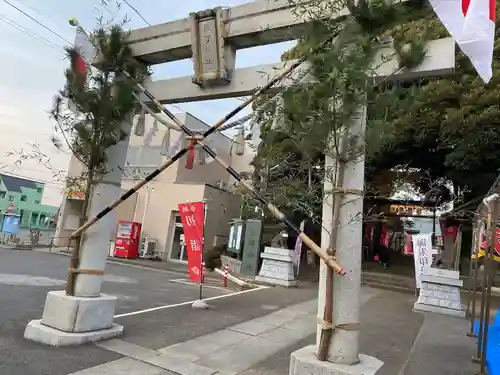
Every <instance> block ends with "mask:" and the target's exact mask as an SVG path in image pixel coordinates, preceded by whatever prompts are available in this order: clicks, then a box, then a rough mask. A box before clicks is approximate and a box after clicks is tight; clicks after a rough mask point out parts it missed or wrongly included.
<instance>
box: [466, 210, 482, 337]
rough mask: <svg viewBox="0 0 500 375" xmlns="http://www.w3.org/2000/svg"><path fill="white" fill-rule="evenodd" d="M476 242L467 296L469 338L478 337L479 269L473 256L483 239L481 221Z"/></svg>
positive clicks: (477, 221) (477, 224)
mask: <svg viewBox="0 0 500 375" xmlns="http://www.w3.org/2000/svg"><path fill="white" fill-rule="evenodd" d="M475 231H476V241H474V243H473V244H472V246H473V247H474V248H473V249H472V251H471V256H470V265H469V287H468V288H467V289H468V290H467V295H468V297H469V300H468V301H467V312H468V313H469V332H468V333H467V336H469V337H476V334H475V333H474V320H476V291H477V269H478V261H477V259H473V258H472V255H473V254H474V253H475V252H478V253H479V244H480V243H481V239H480V238H479V237H480V235H481V223H480V221H479V220H476V228H475Z"/></svg>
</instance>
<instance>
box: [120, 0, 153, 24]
mask: <svg viewBox="0 0 500 375" xmlns="http://www.w3.org/2000/svg"><path fill="white" fill-rule="evenodd" d="M123 2H124V3H125V4H127V5H128V7H129V8H130V9H132V10H133V11H134V12H135V13H136V14H137V15H138V16H139V17H141V19H142V20H143V21H144V22H146V23H147V24H148V25H149V26H151V24H150V23H149V22H148V21H146V19H145V18H144V17H143V16H142V14H141V13H140V12H139V11H138V10H137V9H136V8H135V7H134V6H133V5H132V4H130V3H129V2H128V1H127V0H123Z"/></svg>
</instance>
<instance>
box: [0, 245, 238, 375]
mask: <svg viewBox="0 0 500 375" xmlns="http://www.w3.org/2000/svg"><path fill="white" fill-rule="evenodd" d="M67 265H68V258H67V257H63V256H59V255H54V254H47V253H41V252H36V251H26V250H24V251H19V250H0V374H1V375H4V374H5V375H35V374H36V375H49V374H50V375H56V374H57V375H59V374H61V375H64V374H68V373H71V372H75V371H77V370H80V369H82V368H87V367H91V366H95V365H98V364H100V363H104V362H107V361H110V360H113V359H117V358H119V356H118V355H116V354H114V353H112V352H108V351H106V350H103V349H100V348H98V347H96V346H94V345H88V346H85V347H80V348H63V349H60V348H58V349H55V348H49V347H46V346H44V345H40V344H37V343H33V342H29V341H27V340H24V339H23V332H24V329H25V327H26V324H27V323H28V322H29V321H31V320H32V319H40V318H41V316H42V312H43V306H44V303H45V297H46V294H47V292H48V291H51V290H62V289H64V286H65V278H66V269H67ZM180 278H181V276H180V275H179V274H175V273H172V274H167V273H164V272H154V271H148V270H144V269H137V268H132V267H128V266H120V265H112V264H108V265H107V275H106V277H105V283H104V286H103V292H104V293H108V294H112V295H115V296H117V297H118V302H117V307H116V314H127V313H131V312H136V311H140V310H144V309H150V308H154V307H158V306H165V305H172V304H179V303H182V302H188V301H192V300H195V299H197V298H198V288H197V286H195V285H189V284H186V283H179V282H177V281H172V280H178V279H180ZM231 292H232V291H225V290H222V289H216V288H205V291H204V295H205V296H206V297H214V296H220V295H224V294H228V293H231ZM129 319H130V320H131V322H134V321H138V322H140V320H141V316H140V315H137V316H135V317H134V318H129ZM138 325H140V324H138ZM82 354H84V355H82Z"/></svg>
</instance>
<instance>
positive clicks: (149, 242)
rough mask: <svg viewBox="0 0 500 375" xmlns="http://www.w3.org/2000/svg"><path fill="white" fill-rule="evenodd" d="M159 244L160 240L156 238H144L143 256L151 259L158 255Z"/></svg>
mask: <svg viewBox="0 0 500 375" xmlns="http://www.w3.org/2000/svg"><path fill="white" fill-rule="evenodd" d="M157 244H158V240H157V239H156V238H147V237H145V238H144V239H143V243H142V249H141V255H140V257H141V258H145V259H151V258H155V257H156V251H155V249H156V245H157Z"/></svg>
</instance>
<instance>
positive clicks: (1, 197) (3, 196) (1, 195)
mask: <svg viewBox="0 0 500 375" xmlns="http://www.w3.org/2000/svg"><path fill="white" fill-rule="evenodd" d="M0 199H5V191H0Z"/></svg>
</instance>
